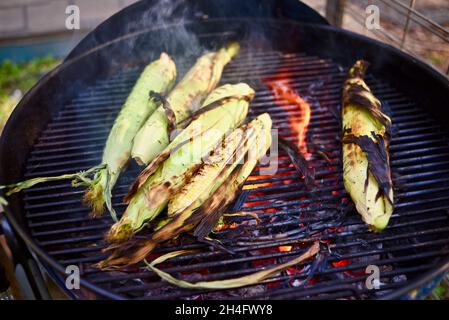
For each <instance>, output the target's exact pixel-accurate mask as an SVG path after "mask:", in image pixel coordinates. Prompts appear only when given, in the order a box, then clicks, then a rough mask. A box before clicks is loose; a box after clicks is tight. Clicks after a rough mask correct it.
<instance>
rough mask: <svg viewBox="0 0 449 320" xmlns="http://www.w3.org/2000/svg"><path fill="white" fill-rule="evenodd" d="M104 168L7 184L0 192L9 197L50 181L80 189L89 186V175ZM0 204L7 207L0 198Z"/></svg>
mask: <svg viewBox="0 0 449 320" xmlns="http://www.w3.org/2000/svg"><path fill="white" fill-rule="evenodd" d="M105 167H106V165H104V164H102V165H99V166H96V167H93V168H90V169H88V170H86V171H80V172H76V173H67V174H63V175H60V176H51V177H37V178H32V179H28V180H25V181H21V182H17V183H12V184H8V185H5V186H0V190H6V193H5V195H6V196H8V197H9V196H10V195H12V194H14V193H17V192H20V191H22V190H25V189H28V188H31V187H34V186H35V185H37V184H40V183H44V182H51V181H60V180H72V186H73V187H80V186H89V185H91V184H92V182H93V181H92V180H91V179H90V178H89V177H90V176H91V175H94V174H96V173H97V172H99V171H100V170H103V169H104V168H105ZM0 204H1V205H4V206H6V205H8V201H7V200H6V199H5V198H3V197H0Z"/></svg>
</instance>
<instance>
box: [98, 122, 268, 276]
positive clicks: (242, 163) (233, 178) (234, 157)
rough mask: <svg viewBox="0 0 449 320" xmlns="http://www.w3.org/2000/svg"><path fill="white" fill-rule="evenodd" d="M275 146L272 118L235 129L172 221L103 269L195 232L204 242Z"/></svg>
mask: <svg viewBox="0 0 449 320" xmlns="http://www.w3.org/2000/svg"><path fill="white" fill-rule="evenodd" d="M270 145H271V118H270V116H269V115H268V114H263V115H260V116H259V117H257V118H256V119H254V120H253V121H251V122H250V123H249V124H247V125H242V126H241V127H239V128H237V129H235V130H234V131H233V132H232V133H230V134H229V135H228V136H227V137H226V139H225V140H224V141H223V142H222V143H220V144H218V145H217V146H216V147H215V148H214V150H213V152H212V153H211V155H210V156H209V157H207V158H206V159H204V160H203V162H202V164H201V166H200V168H199V170H198V171H197V173H196V174H195V175H194V176H193V177H192V179H191V180H190V181H189V182H188V183H187V184H185V185H184V187H183V188H182V189H181V190H180V191H179V192H177V193H176V194H175V195H174V197H173V198H172V199H171V200H170V202H169V205H168V212H169V216H170V218H169V219H166V221H165V224H164V225H163V226H162V227H161V228H159V229H158V230H157V231H156V232H154V233H153V235H152V236H151V238H150V239H148V240H143V241H141V242H139V243H138V244H137V245H135V246H134V247H133V248H131V249H130V248H127V249H126V250H119V251H118V252H117V251H116V252H114V253H113V255H112V256H111V258H109V259H107V260H106V261H104V262H103V263H101V264H100V266H101V267H111V266H115V267H120V266H122V267H123V266H126V265H130V264H134V263H137V262H139V261H140V260H142V259H144V258H145V256H146V255H148V253H150V252H151V251H152V250H153V249H154V248H155V247H156V246H157V244H158V243H161V242H164V241H167V240H170V239H173V238H175V237H176V236H177V235H179V234H180V233H182V232H186V231H190V230H192V229H195V233H194V235H195V236H197V237H198V238H200V239H204V238H205V237H206V236H207V235H208V234H209V233H210V231H211V230H212V229H213V228H214V226H215V225H216V223H217V221H218V219H219V218H220V217H221V215H222V214H223V212H225V210H226V208H227V206H228V205H229V204H230V203H231V202H232V201H233V200H234V199H235V197H236V195H237V194H238V191H239V190H240V188H241V187H242V185H243V183H244V182H245V181H246V179H247V178H248V176H249V175H250V173H251V172H252V171H253V169H254V167H255V166H256V164H257V161H258V160H259V159H260V158H261V157H262V156H263V155H264V154H265V153H266V151H267V150H268V148H269V147H270Z"/></svg>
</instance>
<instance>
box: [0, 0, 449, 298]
mask: <svg viewBox="0 0 449 320" xmlns="http://www.w3.org/2000/svg"><path fill="white" fill-rule="evenodd" d="M267 3H271V2H270V1H267ZM273 3H274V2H273ZM273 3H271V4H272V5H273ZM277 3H278V4H277V5H279V3H281V4H280V5H279V7H277V9H279V10H274V11H273V10H268V11H263V10H261V12H265V13H266V12H269V14H270V16H263V14H262V13H261V14H259V16H249V15H248V14H245V11H244V10H243V9H241V8H240V7H239V6H238V2H235V3H234V5H235V7H234V8H235V10H240V11H232V10H231V11H232V13H227V15H228V16H227V17H222V16H218V15H214V14H213V12H214V10H213V9H210V11H206V12H208V13H209V14H207V15H205V14H204V13H203V14H201V15H198V14H196V15H194V18H192V21H186V22H185V23H184V24H183V25H180V24H173V25H164V26H155V27H145V28H139V27H136V26H134V29H127V30H122V29H120V30H116V29H111V28H112V27H111V26H115V28H117V26H120V25H122V26H123V23H120V21H121V19H126V20H128V19H130V17H133V19H132V21H139V19H137V18H136V16H135V15H137V12H141V13H142V12H145V10H148V8H149V7H150V6H151V5H152V4H150V3H147V2H141V3H138V4H136V5H134V6H132V7H130V8H128V9H126V10H124V11H123V12H122V13H119V14H118V15H115V16H114V17H112V18H111V19H110V20H109V21H107V22H105V23H104V24H103V25H102V26H100V27H99V28H98V29H97V30H96V31H94V33H92V34H91V35H89V36H88V37H87V38H86V39H85V40H84V41H83V42H82V43H81V44H80V45H79V47H77V48H76V49H75V50H74V51H73V52H72V54H71V55H70V56H69V57H68V59H67V60H66V61H65V62H64V63H63V64H62V65H61V66H59V67H58V68H56V69H55V70H54V71H53V72H51V73H50V74H48V75H47V76H46V77H44V78H43V79H42V80H41V81H40V82H39V83H38V84H37V85H36V86H35V87H34V88H33V89H32V90H31V91H30V92H29V93H28V94H27V95H26V96H25V97H24V99H23V100H22V101H21V103H20V104H19V106H18V107H17V109H16V110H15V112H14V113H13V115H12V117H11V119H10V121H9V122H8V124H7V126H6V128H5V131H4V134H3V137H2V141H1V145H0V154H1V156H2V160H1V164H0V165H1V167H0V169H1V172H0V173H1V182H2V183H11V182H14V181H18V180H22V179H24V178H32V177H38V176H48V175H58V174H62V173H66V172H74V171H78V170H85V169H87V168H90V167H92V166H93V165H96V164H98V162H99V161H100V159H101V154H102V149H103V146H104V143H105V141H106V138H107V135H108V132H109V129H110V128H111V126H112V123H113V121H114V119H115V117H116V115H117V113H118V111H119V109H120V106H121V104H122V103H123V101H124V100H125V98H126V96H127V94H128V92H129V90H130V88H131V86H132V85H133V83H134V81H135V80H136V78H137V76H138V74H139V71H140V70H141V69H142V67H143V66H144V65H145V63H146V62H148V61H151V60H152V59H154V58H155V57H156V56H157V55H158V54H159V53H160V52H161V51H162V50H166V51H168V52H169V53H170V54H172V55H173V56H174V58H175V61H176V62H177V65H178V69H180V72H179V73H180V74H182V73H183V72H184V71H185V70H186V69H187V68H188V66H189V65H190V64H191V63H192V61H193V60H192V59H193V55H192V56H186V55H185V54H184V53H185V52H184V48H183V43H180V42H177V41H176V40H173V39H177V38H176V35H177V34H179V33H180V32H184V31H185V30H188V31H189V32H191V33H193V34H195V35H196V36H197V38H198V41H199V42H200V44H201V45H202V46H203V47H205V48H210V49H212V48H217V47H219V46H220V45H222V44H223V43H224V42H225V41H227V40H230V39H237V40H239V41H240V43H241V45H242V47H243V49H242V52H241V53H240V54H239V55H238V57H237V58H236V59H235V60H234V61H232V62H231V63H230V64H229V65H228V66H227V67H226V68H225V72H224V74H223V79H222V81H221V82H222V83H229V82H237V81H244V82H247V83H248V84H250V85H251V86H253V87H254V88H255V89H256V92H257V94H256V98H255V99H254V101H253V102H252V103H251V106H250V116H251V117H253V116H256V115H258V114H260V113H263V112H269V113H270V115H271V117H272V119H273V124H274V127H275V128H276V129H277V130H278V131H279V134H280V136H282V137H283V138H285V139H287V140H290V141H292V142H294V143H295V142H296V134H295V133H294V132H293V131H292V130H291V129H290V125H289V120H292V119H296V118H298V117H299V115H300V113H298V110H297V107H296V106H293V105H289V104H288V103H287V102H286V101H275V100H274V96H273V94H272V92H271V90H270V89H269V87H268V86H267V85H266V82H265V80H266V79H282V78H283V77H285V74H286V73H287V74H288V77H289V79H290V81H291V85H292V87H293V88H294V89H295V90H296V91H297V92H298V93H299V94H300V95H301V96H302V97H305V98H306V99H307V100H308V101H309V102H310V105H311V108H312V118H311V123H310V127H309V131H308V135H307V141H308V145H309V146H310V149H311V153H312V157H311V159H310V164H311V165H312V166H313V167H314V168H315V171H316V177H315V181H316V184H317V188H316V189H315V190H313V191H310V190H308V189H307V188H306V186H305V185H304V181H303V179H302V178H301V177H299V175H298V173H297V172H296V171H295V169H294V167H293V166H292V165H291V162H290V160H289V158H288V157H287V156H286V154H284V153H283V152H282V151H281V152H280V154H279V158H278V160H277V161H276V162H275V164H276V165H277V166H278V170H277V172H276V174H275V175H274V176H268V177H265V176H258V175H257V172H256V171H255V173H254V174H253V175H252V177H251V179H250V180H249V181H248V182H247V184H246V187H245V189H244V190H243V191H242V192H241V194H240V196H239V197H238V199H237V200H236V202H235V203H234V204H233V210H235V211H240V210H242V211H251V212H256V213H258V214H259V216H260V218H261V219H262V222H261V223H260V224H258V225H256V224H254V223H252V221H251V219H252V218H251V217H239V218H233V219H232V221H233V222H235V224H234V226H236V227H235V228H228V229H225V230H222V231H220V232H218V233H217V234H216V235H215V236H216V237H217V238H218V239H220V240H221V241H222V242H223V243H224V244H225V245H226V247H228V248H230V249H232V250H233V251H234V254H230V253H227V252H224V251H220V250H216V249H215V250H211V248H209V247H208V246H207V245H205V244H201V243H198V242H196V241H194V240H193V239H191V238H189V236H188V235H186V236H182V237H180V238H179V239H178V240H177V241H176V242H172V243H168V244H165V245H163V246H161V247H160V248H159V249H158V250H157V252H161V253H162V252H169V251H173V250H178V249H200V250H201V251H200V253H195V254H189V255H186V256H181V257H177V258H174V259H172V260H171V261H170V263H169V264H166V265H165V266H164V270H165V271H167V272H170V273H172V274H176V275H177V276H179V277H182V278H185V279H190V280H192V281H194V280H199V279H201V280H215V279H225V278H229V277H236V276H241V275H245V274H248V273H252V272H254V271H256V270H261V269H263V268H265V267H267V266H269V265H273V264H277V263H281V262H284V261H286V260H288V259H291V258H293V257H295V256H297V255H299V254H300V253H302V252H303V251H304V250H305V248H307V244H310V243H311V241H313V240H315V239H318V240H321V241H322V244H323V245H322V252H321V253H320V255H319V256H318V257H317V258H316V259H315V260H311V261H307V262H306V263H305V264H304V265H301V266H298V267H297V268H293V269H288V270H286V271H284V272H281V273H280V274H278V275H277V276H275V277H273V278H271V279H269V280H266V281H264V282H263V283H261V284H259V285H257V286H251V287H247V288H242V289H237V290H220V291H211V290H202V291H192V290H183V289H179V288H176V287H173V286H171V285H168V284H167V283H166V282H164V281H161V280H160V279H159V278H158V277H157V276H155V274H154V273H152V272H151V271H148V270H145V269H144V268H142V266H136V267H135V268H131V269H128V270H126V271H120V272H119V271H116V272H100V271H99V270H97V269H95V268H93V267H92V264H93V263H95V262H97V261H99V260H100V259H102V258H104V257H105V256H104V254H102V253H101V249H102V248H104V247H105V245H106V244H105V243H104V241H103V234H104V232H105V231H106V230H107V229H108V228H109V226H110V225H111V223H112V220H111V219H110V218H109V217H106V216H105V217H103V218H100V219H94V220H92V219H90V218H89V217H88V209H87V208H85V207H83V206H82V204H81V197H82V194H83V190H82V189H80V188H79V189H74V188H71V187H70V184H69V182H55V183H47V184H42V185H38V186H36V187H33V188H31V189H28V190H26V191H25V192H23V193H22V194H20V195H16V196H13V197H12V198H10V204H9V206H8V207H7V208H6V215H7V220H5V221H3V229H4V232H5V233H6V234H7V236H8V239H9V241H10V244H11V247H12V250H13V252H14V253H15V258H16V263H18V264H20V265H22V266H23V267H24V274H25V275H26V276H28V277H29V278H30V279H32V278H36V275H37V274H38V272H37V271H38V267H41V268H42V269H44V270H45V273H46V274H47V275H49V276H50V277H51V278H52V279H53V280H54V281H56V283H57V284H59V285H60V286H61V287H64V283H65V280H64V279H65V274H64V271H65V267H66V266H67V265H76V266H78V267H79V268H80V270H81V283H82V286H83V287H82V289H81V290H70V291H67V290H66V291H67V293H68V294H69V295H70V296H71V297H74V298H93V297H106V298H113V299H136V298H139V299H214V298H215V299H217V298H219V299H233V298H248V299H265V298H271V299H286V298H306V297H307V298H314V299H335V298H347V299H375V298H397V297H399V296H403V295H406V294H410V292H411V291H412V290H413V289H416V288H420V287H422V286H424V285H425V284H427V283H428V282H429V281H431V280H434V279H436V278H437V277H438V275H440V274H441V273H442V272H443V271H445V270H447V269H448V267H449V259H448V258H449V237H448V236H447V234H448V232H449V215H448V209H449V193H448V190H449V182H448V181H449V136H448V134H447V129H448V128H447V123H449V122H448V121H449V111H448V110H447V108H444V107H445V103H447V101H449V82H448V81H447V79H446V78H445V77H444V76H442V75H440V74H439V73H437V72H436V71H434V70H433V69H431V68H430V67H428V66H427V65H425V64H423V63H422V62H420V61H417V60H416V59H415V58H413V57H411V56H408V55H406V54H404V53H402V52H400V51H398V50H396V49H394V48H392V47H390V46H387V45H384V44H382V43H379V42H376V41H374V40H370V39H367V38H365V37H362V36H359V35H356V34H353V33H350V32H347V31H344V30H339V29H336V28H334V27H330V26H328V25H326V23H323V21H321V20H320V18H317V16H316V15H314V14H313V13H310V12H309V11H307V12H309V18H310V17H313V18H310V19H309V20H307V21H309V22H310V21H311V22H314V23H304V22H301V21H304V20H305V19H306V18H305V16H301V15H296V16H295V13H294V12H295V11H294V10H290V8H291V6H293V2H292V1H284V2H277ZM294 5H295V6H299V7H295V6H293V8H295V9H297V11H298V10H299V9H298V8H300V10H299V12H302V13H303V12H305V11H304V10H306V9H304V8H305V7H302V6H300V5H299V4H297V3H296V2H295V4H294ZM195 12H196V11H195ZM236 12H240V13H242V12H243V13H242V14H241V15H239V14H236ZM288 14H291V15H293V16H289V15H288ZM142 17H143V16H141V17H140V18H141V19H143V18H142ZM292 19H295V20H296V21H295V20H292ZM298 19H299V20H301V21H297V20H298ZM122 22H123V21H122ZM125 29H126V28H125ZM105 30H109V32H106V31H105ZM114 32H115V33H114ZM162 32H163V34H165V35H166V37H161V33H162ZM114 34H115V35H117V34H118V35H120V36H119V37H113V36H112V35H114ZM359 58H364V59H366V60H368V61H370V62H371V67H370V70H369V71H370V72H369V75H368V77H367V82H368V84H369V85H370V87H371V88H372V89H373V91H374V93H375V95H377V96H378V97H379V98H380V99H381V100H382V102H383V104H384V105H385V107H386V110H387V113H388V114H389V115H390V116H391V117H392V121H393V124H394V125H393V130H392V142H391V165H392V170H393V180H394V181H393V182H394V185H395V187H396V191H395V192H396V197H397V205H396V210H395V213H394V215H393V217H392V219H391V222H390V225H389V226H388V228H387V229H386V230H385V231H383V232H382V233H373V232H370V231H369V230H368V229H367V227H366V226H365V225H364V223H363V222H362V221H361V219H360V217H359V215H358V214H357V213H356V212H355V210H354V209H353V207H352V205H351V202H350V201H348V199H347V197H348V196H347V194H346V193H345V191H344V188H343V185H342V177H341V159H340V156H341V155H340V148H341V144H340V142H339V136H340V126H339V121H338V120H337V118H336V117H335V115H334V114H335V110H338V106H339V104H340V99H341V93H340V91H341V85H342V82H343V81H344V78H345V74H346V70H347V67H348V66H350V65H351V64H352V63H353V62H354V61H355V60H356V59H359ZM323 154H325V155H326V157H323V156H322V155H323ZM138 172H139V168H138V167H137V166H136V165H134V164H131V165H130V166H129V168H128V170H127V171H126V173H125V174H123V175H122V176H121V178H120V180H119V181H118V184H117V186H116V188H115V189H114V194H113V203H114V206H115V207H116V209H117V211H119V212H122V211H123V209H124V205H123V204H122V203H121V199H122V198H123V196H124V194H125V193H126V191H127V187H128V186H129V184H130V182H131V181H132V180H133V179H134V177H135V176H136V175H137V174H138ZM11 227H12V228H11ZM30 257H32V259H30ZM368 265H377V266H378V267H379V268H380V272H381V282H382V283H383V284H382V285H381V286H380V288H379V289H368V288H367V287H366V285H365V281H366V278H367V274H366V273H365V269H366V267H367V266H368ZM37 279H38V281H31V287H32V289H33V290H34V291H35V292H41V293H40V294H41V296H40V297H45V293H44V294H42V287H43V284H42V282H41V281H40V280H39V278H37Z"/></svg>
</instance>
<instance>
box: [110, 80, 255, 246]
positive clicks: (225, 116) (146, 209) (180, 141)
mask: <svg viewBox="0 0 449 320" xmlns="http://www.w3.org/2000/svg"><path fill="white" fill-rule="evenodd" d="M253 97H254V90H253V89H252V88H250V87H249V86H248V85H247V84H244V83H240V84H236V85H224V86H222V87H220V88H217V89H216V90H214V91H213V92H212V93H211V94H210V95H209V96H208V98H207V99H206V101H205V102H204V105H209V104H211V103H214V102H217V101H222V102H223V103H222V104H221V105H220V106H217V107H216V108H214V109H212V110H209V111H208V112H205V113H203V114H201V115H199V116H198V118H196V119H195V120H193V121H192V122H191V123H190V124H189V125H188V126H187V128H186V129H184V130H183V131H182V132H181V133H180V134H179V135H178V136H177V137H176V138H175V139H174V140H173V141H172V142H171V143H170V144H169V145H168V146H167V147H166V148H165V150H164V151H162V152H161V154H160V155H159V156H158V157H157V158H155V159H154V160H153V161H152V162H151V163H150V164H149V165H148V166H147V168H146V169H145V170H143V171H142V173H141V174H140V175H139V177H138V178H137V179H136V181H135V182H134V184H133V185H132V186H131V188H130V192H129V193H128V195H127V196H126V197H125V202H127V203H129V205H128V207H127V209H126V211H125V213H124V215H123V216H122V218H121V220H120V221H119V222H117V223H116V224H114V225H113V226H112V228H111V230H110V231H109V233H108V235H107V238H108V240H109V241H112V242H120V241H125V240H128V239H129V238H130V237H132V235H133V234H134V233H136V232H138V231H139V230H141V229H142V228H143V227H144V226H145V224H146V223H147V222H149V221H151V220H152V219H153V218H155V217H156V216H157V215H158V214H159V213H160V212H161V211H162V210H163V209H164V208H165V206H166V205H167V203H168V200H169V199H170V197H171V195H173V194H174V193H176V192H177V191H178V190H179V189H180V188H182V186H183V185H184V184H185V183H186V182H187V180H188V179H189V178H190V177H191V176H192V175H193V174H194V173H195V171H196V170H197V169H198V168H199V165H200V164H201V159H202V158H203V157H204V156H206V155H207V154H208V153H209V152H210V150H212V149H213V148H214V146H215V145H216V144H217V143H218V142H219V141H220V140H221V139H222V138H223V136H224V135H226V134H227V133H228V132H229V131H230V130H233V129H234V128H236V127H237V126H239V125H240V124H242V122H243V121H244V120H245V118H246V115H247V113H248V104H249V101H250V100H251V99H252V98H253Z"/></svg>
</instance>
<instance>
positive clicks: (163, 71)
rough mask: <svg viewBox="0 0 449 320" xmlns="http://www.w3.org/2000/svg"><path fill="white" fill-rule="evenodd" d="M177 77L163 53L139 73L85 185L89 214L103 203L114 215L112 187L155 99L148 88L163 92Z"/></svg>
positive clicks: (97, 210)
mask: <svg viewBox="0 0 449 320" xmlns="http://www.w3.org/2000/svg"><path fill="white" fill-rule="evenodd" d="M175 78H176V66H175V64H174V62H173V60H172V59H171V58H170V57H169V56H168V55H167V54H165V53H162V54H161V56H160V58H159V59H158V60H156V61H154V62H152V63H151V64H149V65H148V66H147V67H145V69H144V70H143V72H142V73H141V75H140V77H139V79H138V80H137V82H136V83H135V85H134V87H133V88H132V90H131V92H130V94H129V96H128V98H127V99H126V101H125V103H124V104H123V106H122V109H121V111H120V113H119V115H118V117H117V118H116V120H115V122H114V125H113V127H112V129H111V132H110V133H109V137H108V139H107V141H106V146H105V148H104V151H103V159H102V164H105V165H106V168H105V169H103V170H100V171H99V172H98V173H97V174H96V176H95V179H94V182H93V183H92V184H91V185H90V187H89V188H88V190H87V192H86V194H85V196H84V200H85V202H86V203H87V204H88V205H90V206H91V207H92V215H93V216H98V215H101V214H102V213H103V211H104V204H106V206H107V207H108V209H109V211H110V212H111V214H112V215H113V216H115V212H114V209H113V208H112V205H111V190H112V188H113V186H114V185H115V183H116V181H117V178H118V177H119V175H120V172H121V171H122V170H123V168H124V167H125V165H126V163H127V162H128V160H129V158H130V154H131V147H132V141H133V139H134V137H135V135H136V133H137V131H138V130H139V129H140V128H141V126H142V125H143V124H144V122H145V120H146V119H147V118H148V116H149V115H150V114H151V113H153V112H154V110H155V109H156V107H157V105H158V103H157V102H156V101H154V100H153V99H150V98H149V92H150V91H154V92H159V93H165V92H167V91H168V90H170V89H171V88H172V86H173V84H174V81H175Z"/></svg>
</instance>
